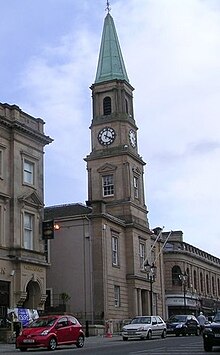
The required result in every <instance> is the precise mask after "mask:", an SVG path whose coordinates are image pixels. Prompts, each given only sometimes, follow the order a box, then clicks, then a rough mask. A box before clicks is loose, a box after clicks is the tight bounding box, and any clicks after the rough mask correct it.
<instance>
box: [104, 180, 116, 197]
mask: <svg viewBox="0 0 220 355" xmlns="http://www.w3.org/2000/svg"><path fill="white" fill-rule="evenodd" d="M102 186H103V196H112V195H114V181H113V175H106V176H103V177H102Z"/></svg>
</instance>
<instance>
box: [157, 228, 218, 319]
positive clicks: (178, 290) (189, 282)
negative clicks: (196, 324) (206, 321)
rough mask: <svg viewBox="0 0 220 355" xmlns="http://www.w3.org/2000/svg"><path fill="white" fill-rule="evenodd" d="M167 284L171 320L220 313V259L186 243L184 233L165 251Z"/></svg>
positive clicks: (177, 235) (177, 234)
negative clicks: (184, 314) (180, 316)
mask: <svg viewBox="0 0 220 355" xmlns="http://www.w3.org/2000/svg"><path fill="white" fill-rule="evenodd" d="M163 236H164V237H165V236H166V233H163ZM164 280H165V299H166V314H167V317H168V316H170V315H171V314H181V313H189V314H191V313H194V314H195V315H198V313H199V312H200V311H203V313H204V314H206V315H213V313H214V312H215V311H216V310H217V309H220V259H219V258H217V257H215V256H213V255H210V254H208V253H206V252H205V251H203V250H201V249H199V248H196V247H195V246H193V245H190V244H188V243H185V242H184V241H183V233H182V232H181V231H175V232H173V233H172V235H171V237H170V238H169V241H168V242H167V244H166V246H165V248H164Z"/></svg>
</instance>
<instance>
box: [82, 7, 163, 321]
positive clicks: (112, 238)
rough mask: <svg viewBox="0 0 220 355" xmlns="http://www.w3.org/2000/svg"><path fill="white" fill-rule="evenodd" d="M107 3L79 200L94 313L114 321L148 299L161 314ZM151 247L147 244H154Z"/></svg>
mask: <svg viewBox="0 0 220 355" xmlns="http://www.w3.org/2000/svg"><path fill="white" fill-rule="evenodd" d="M107 4H108V2H107ZM107 9H108V13H107V15H106V17H105V20H104V27H103V33H102V39H101V47H100V53H99V60H98V66H97V72H96V77H95V82H94V84H93V85H92V86H91V91H92V102H93V117H92V122H91V126H90V129H91V152H90V154H89V155H88V156H87V157H86V158H85V161H86V162H87V171H88V201H87V204H88V206H90V207H91V211H92V212H91V214H90V216H89V221H90V228H91V230H90V234H91V246H92V275H93V292H92V294H93V300H94V305H93V306H94V316H95V317H96V318H98V317H100V316H101V318H102V319H104V320H106V319H112V320H115V321H116V320H118V319H128V318H131V317H133V316H135V315H137V314H139V315H142V314H145V315H146V314H149V313H150V309H151V307H150V304H151V305H153V302H154V304H155V307H157V309H156V308H154V310H153V311H154V314H161V313H162V303H161V302H160V301H158V300H161V299H162V294H161V292H162V290H161V287H160V285H159V283H158V282H155V283H154V290H153V291H152V287H151V286H152V283H151V284H150V282H149V279H147V273H146V270H145V261H146V257H147V258H148V256H149V258H148V259H150V258H151V256H150V255H149V254H151V249H152V248H151V246H152V244H153V243H152V241H153V238H154V236H153V235H152V232H151V231H150V229H149V223H148V218H147V214H148V211H147V207H146V205H145V198H144V179H143V175H144V166H145V162H144V161H143V160H142V157H141V156H140V155H139V153H138V136H137V131H138V127H137V125H136V122H135V119H134V109H133V91H134V88H133V87H132V86H131V84H130V83H129V79H128V75H127V72H126V68H125V64H124V60H123V57H122V53H121V49H120V45H119V40H118V37H117V33H116V29H115V25H114V21H113V18H112V16H111V15H110V13H109V7H107ZM157 248H158V245H155V248H154V252H155V251H156V249H157ZM151 260H152V259H151ZM159 293H160V295H159ZM153 297H154V301H153ZM150 299H151V300H152V302H150ZM158 312H159V313H158Z"/></svg>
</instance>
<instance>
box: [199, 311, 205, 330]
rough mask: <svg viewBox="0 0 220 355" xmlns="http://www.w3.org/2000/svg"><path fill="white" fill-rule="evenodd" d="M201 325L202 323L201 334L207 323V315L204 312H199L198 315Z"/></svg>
mask: <svg viewBox="0 0 220 355" xmlns="http://www.w3.org/2000/svg"><path fill="white" fill-rule="evenodd" d="M197 319H198V322H199V325H200V334H201V333H202V332H203V329H204V328H205V323H206V317H205V316H204V314H203V313H202V312H200V313H199V316H198V317H197Z"/></svg>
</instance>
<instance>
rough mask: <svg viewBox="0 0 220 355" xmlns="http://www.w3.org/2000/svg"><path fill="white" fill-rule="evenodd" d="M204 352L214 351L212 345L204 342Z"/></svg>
mask: <svg viewBox="0 0 220 355" xmlns="http://www.w3.org/2000/svg"><path fill="white" fill-rule="evenodd" d="M203 345H204V350H205V351H210V352H211V351H212V345H211V344H209V343H207V342H205V341H204V344H203Z"/></svg>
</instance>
